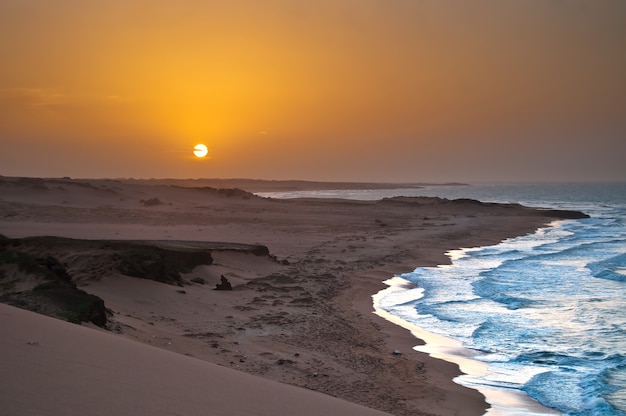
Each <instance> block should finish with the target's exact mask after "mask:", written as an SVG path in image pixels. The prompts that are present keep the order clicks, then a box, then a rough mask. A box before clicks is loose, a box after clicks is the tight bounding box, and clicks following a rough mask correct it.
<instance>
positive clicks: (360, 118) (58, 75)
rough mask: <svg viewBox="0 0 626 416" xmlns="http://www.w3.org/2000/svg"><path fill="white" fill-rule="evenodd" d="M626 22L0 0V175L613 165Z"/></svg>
mask: <svg viewBox="0 0 626 416" xmlns="http://www.w3.org/2000/svg"><path fill="white" fill-rule="evenodd" d="M625 22H626V2H624V1H622V0H612V1H603V0H594V1H593V2H590V1H583V0H569V1H558V0H541V1H528V0H489V1H486V0H472V1H458V0H457V1H451V0H430V1H429V0H316V1H305V0H264V1H257V0H228V1H211V0H177V1H169V0H108V1H105V0H93V1H84V0H55V1H50V0H0V56H1V57H2V64H0V175H5V176H72V177H142V178H149V177H175V178H187V177H210V178H212V177H222V178H233V177H237V178H243V177H246V178H264V179H309V180H338V181H339V180H357V181H358V180H363V181H403V182H419V181H463V182H471V181H484V180H487V181H490V180H519V181H525V180H530V181H534V180H626V24H625ZM200 142H202V143H205V144H207V146H208V147H209V149H210V157H209V158H208V159H205V160H198V159H194V158H193V156H192V153H191V152H192V149H193V146H194V145H195V144H196V143H200Z"/></svg>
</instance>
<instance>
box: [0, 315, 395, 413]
mask: <svg viewBox="0 0 626 416" xmlns="http://www.w3.org/2000/svg"><path fill="white" fill-rule="evenodd" d="M0 320H1V322H2V334H3V335H2V337H1V339H0V348H1V351H2V364H0V365H1V367H2V368H1V371H2V378H0V402H1V403H2V414H3V415H6V416H26V415H48V416H54V415H59V416H61V415H62V416H68V415H103V416H104V415H106V416H110V415H133V416H135V415H178V414H180V415H188V416H191V415H203V416H204V415H268V416H269V415H272V416H274V415H322V414H325V415H330V414H341V415H361V416H363V415H372V416H375V415H384V414H386V413H383V412H379V411H375V410H372V409H368V408H365V407H363V406H359V405H355V404H352V403H349V402H346V401H343V400H340V399H337V398H334V397H330V396H327V395H324V394H320V393H316V392H313V391H310V390H306V389H302V388H298V387H294V386H289V385H286V384H282V383H277V382H274V381H271V380H268V379H264V378H260V377H256V376H253V375H249V374H245V373H243V372H240V371H235V370H232V369H229V368H225V367H222V366H218V365H215V364H211V363H207V362H205V361H201V360H198V359H194V358H190V357H186V356H184V355H180V354H175V353H172V352H169V351H164V350H163V349H159V348H155V347H151V346H147V345H144V344H140V343H137V342H132V341H129V340H127V339H124V338H122V337H120V336H115V335H112V334H110V333H105V332H102V331H98V330H95V329H91V328H84V327H81V326H79V325H73V324H70V323H66V322H63V321H61V320H58V319H53V318H49V317H46V316H42V315H38V314H35V313H33V312H29V311H25V310H22V309H17V308H13V307H11V306H7V305H2V304H0Z"/></svg>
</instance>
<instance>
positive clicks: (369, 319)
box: [0, 180, 562, 416]
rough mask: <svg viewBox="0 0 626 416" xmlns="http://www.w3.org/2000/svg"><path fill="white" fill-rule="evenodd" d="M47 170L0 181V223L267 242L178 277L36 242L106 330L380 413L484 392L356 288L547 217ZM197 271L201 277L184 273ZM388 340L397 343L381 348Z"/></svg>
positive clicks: (376, 284)
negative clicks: (155, 276)
mask: <svg viewBox="0 0 626 416" xmlns="http://www.w3.org/2000/svg"><path fill="white" fill-rule="evenodd" d="M61 182H62V183H60V182H59V180H54V181H52V182H46V181H45V180H44V181H42V182H36V183H34V184H33V182H32V181H26V182H25V183H21V184H19V186H18V185H15V184H11V183H9V185H8V188H7V189H5V192H4V193H3V194H2V195H3V199H0V208H2V209H3V210H4V212H5V213H7V215H5V216H4V217H3V218H2V219H0V233H2V234H5V235H7V236H9V237H12V238H18V237H25V236H27V235H60V236H64V237H70V238H78V239H94V238H95V239H98V240H107V239H108V240H116V241H127V240H133V241H147V240H149V241H151V242H153V243H154V242H158V241H160V242H162V243H164V244H166V245H167V244H169V245H171V244H172V242H173V241H177V242H179V243H180V242H183V243H185V242H187V243H188V245H189V246H190V247H191V246H193V244H194V243H193V242H194V241H195V242H203V241H204V242H206V241H214V242H216V241H221V242H223V243H243V244H263V245H264V246H266V247H267V248H268V249H269V253H270V254H271V257H263V256H260V257H259V256H254V255H248V254H245V253H238V252H234V251H223V250H222V251H220V250H217V251H215V250H214V251H212V252H211V255H212V256H213V264H211V265H207V266H199V267H196V268H195V269H194V270H193V271H191V272H186V273H184V274H182V275H181V276H182V279H183V280H182V281H183V283H184V285H183V288H182V289H180V288H177V287H176V286H168V285H164V284H161V283H156V282H152V281H147V280H145V279H137V278H131V277H128V276H124V275H120V274H119V273H117V272H114V271H113V270H112V269H111V268H110V267H111V263H110V261H109V260H107V257H106V256H104V254H106V253H104V254H103V253H102V252H101V251H98V250H100V249H99V248H97V247H96V248H94V247H93V245H89V244H82V245H81V243H80V241H78V242H74V243H75V244H78V246H76V247H74V246H72V248H71V249H69V248H68V247H64V246H63V244H61V245H59V246H54V247H48V248H46V250H47V252H46V253H47V254H48V255H51V256H53V257H55V258H58V259H59V260H60V261H61V262H63V263H64V264H66V267H67V268H68V271H69V272H70V274H71V275H72V276H73V277H75V278H76V279H77V281H78V282H79V283H80V288H81V289H83V290H86V291H88V292H89V293H93V294H95V295H97V296H99V297H101V298H102V299H104V301H105V304H106V305H107V307H109V308H111V309H112V310H113V311H114V315H113V316H112V317H111V322H110V326H111V328H113V329H114V332H118V335H120V336H122V337H124V338H128V339H131V340H134V341H139V342H141V343H144V344H149V345H152V346H157V347H159V348H162V349H166V350H169V351H172V352H176V353H178V354H182V355H188V356H192V357H195V358H198V359H200V360H203V361H207V362H211V363H214V364H218V365H221V366H224V367H230V368H232V369H236V370H238V371H242V372H246V373H250V374H253V375H260V376H262V377H264V378H267V379H271V380H274V381H279V382H282V383H286V384H292V385H295V386H299V387H304V388H306V389H309V390H316V391H318V392H321V393H325V394H327V395H331V396H335V397H339V398H341V399H344V400H347V401H350V402H352V403H357V404H360V405H364V406H367V407H369V408H372V409H378V410H380V411H385V412H389V413H392V414H395V415H441V416H447V415H466V416H477V415H482V414H484V412H485V410H486V408H487V403H486V402H485V399H484V397H483V395H481V394H480V393H478V392H477V391H476V390H474V389H470V388H467V387H463V386H461V385H459V384H457V383H455V382H454V381H453V379H454V378H455V377H458V376H459V375H460V371H459V368H458V366H457V365H456V364H452V363H449V362H446V361H444V360H440V359H435V358H433V357H431V356H429V355H428V354H426V353H423V352H419V351H416V350H415V349H414V348H413V347H415V345H416V343H419V341H417V339H416V338H415V337H414V336H413V335H412V334H411V333H410V332H409V331H407V330H406V329H404V328H402V327H400V326H397V325H395V324H394V323H391V322H389V321H387V320H385V319H383V318H382V317H380V316H378V315H376V314H375V313H374V312H375V311H374V308H373V299H372V296H373V295H374V294H376V293H378V292H379V291H380V290H382V289H384V288H385V284H384V283H383V282H384V281H385V280H388V279H389V278H390V277H392V276H394V275H396V274H400V273H406V272H408V271H412V270H414V269H415V268H416V267H426V266H435V265H438V264H446V263H447V262H449V259H448V257H446V254H445V253H446V252H447V251H449V250H453V249H457V248H459V247H471V246H482V245H489V244H496V243H498V242H499V241H501V240H503V239H505V238H510V237H514V236H520V235H525V234H528V233H530V232H533V231H534V230H536V229H537V228H538V227H541V226H544V225H545V224H547V223H549V222H550V221H552V220H554V219H558V218H561V217H560V215H562V213H556V212H550V211H538V210H536V209H531V208H525V207H521V206H509V205H500V204H483V203H478V202H477V201H456V202H455V201H447V200H441V199H437V198H399V199H392V200H388V201H369V202H364V201H350V200H333V201H323V200H290V201H281V200H272V199H267V198H258V197H254V196H253V195H250V194H246V193H245V192H237V193H232V192H230V193H223V192H222V193H220V192H218V191H212V190H209V189H201V190H198V189H185V188H177V187H175V188H173V187H167V186H157V185H149V186H148V185H143V184H142V185H137V184H125V183H123V182H118V181H89V182H84V181H83V182H81V183H80V185H77V184H75V183H74V182H73V181H71V180H66V181H61ZM5 185H6V184H5ZM33 185H34V186H35V189H33ZM0 186H2V184H1V183H0ZM59 188H62V189H59ZM147 199H149V200H150V201H157V202H158V204H152V203H151V204H150V205H147V204H145V203H144V202H145V200H147ZM168 242H169V243H168ZM74 243H73V244H74ZM187 243H186V244H187ZM24 244H26V243H24ZM26 245H28V244H26ZM25 248H28V249H30V250H35V249H37V250H42V248H41V246H40V247H39V248H36V247H34V246H33V247H30V248H29V247H25ZM96 259H98V260H97V261H96ZM85 267H86V268H85ZM92 270H103V271H104V272H97V273H96V276H94V272H92ZM220 275H226V276H227V277H228V279H229V280H230V281H231V282H232V283H233V287H234V290H233V291H232V292H218V291H214V290H213V289H212V288H213V287H214V285H215V283H216V282H219V278H220ZM198 278H201V279H202V281H203V282H204V281H206V284H204V283H203V284H197V283H192V280H193V279H196V280H197V279H198ZM199 311H203V312H202V313H200V312H199ZM396 349H399V350H401V351H402V354H401V355H399V356H398V355H394V354H393V351H394V350H396Z"/></svg>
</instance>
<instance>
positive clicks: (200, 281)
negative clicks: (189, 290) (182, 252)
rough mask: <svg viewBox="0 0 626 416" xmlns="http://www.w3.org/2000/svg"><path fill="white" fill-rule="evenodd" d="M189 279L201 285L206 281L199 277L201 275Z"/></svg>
mask: <svg viewBox="0 0 626 416" xmlns="http://www.w3.org/2000/svg"><path fill="white" fill-rule="evenodd" d="M191 281H192V282H193V283H198V284H201V285H203V284H205V283H206V280H204V279H203V278H201V277H194V278H193V279H191Z"/></svg>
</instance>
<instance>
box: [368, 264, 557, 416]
mask: <svg viewBox="0 0 626 416" xmlns="http://www.w3.org/2000/svg"><path fill="white" fill-rule="evenodd" d="M403 282H405V283H403ZM383 283H385V284H386V285H387V288H386V289H383V290H381V291H379V292H378V293H376V294H375V295H373V296H372V298H373V300H374V310H375V312H374V313H375V314H376V315H378V316H380V317H381V318H383V319H385V320H387V321H389V322H390V323H392V324H394V325H397V326H399V327H401V328H403V329H405V330H407V331H409V332H410V333H411V334H412V335H413V336H414V337H415V340H416V341H417V344H416V345H415V346H414V347H413V349H414V350H416V351H418V352H421V353H424V354H427V355H429V356H430V357H432V358H435V359H438V360H443V361H446V362H449V363H453V364H455V365H457V366H458V368H459V371H460V374H459V375H458V376H456V377H454V378H453V381H454V382H455V383H457V384H459V385H461V386H463V387H467V388H470V389H473V390H476V391H477V392H479V393H480V394H481V395H482V396H483V397H484V398H485V401H486V403H487V404H488V408H486V409H485V412H484V415H488V416H506V415H516V414H520V413H519V411H520V409H521V410H522V412H523V414H532V415H557V414H560V413H559V412H558V411H556V410H554V409H550V408H548V407H545V406H543V405H541V404H540V403H538V402H537V401H536V400H534V399H533V398H531V397H530V396H528V395H527V394H525V393H524V392H522V391H517V390H513V389H506V388H498V387H493V386H488V385H484V384H476V383H471V382H463V381H462V379H463V378H464V377H465V376H470V377H476V376H480V375H483V374H485V373H486V371H487V366H488V364H487V363H485V362H482V361H478V360H476V359H475V358H474V357H476V356H477V353H476V352H475V351H471V350H469V349H467V348H466V347H464V346H463V345H462V344H461V343H460V342H458V341H456V340H454V339H452V338H448V337H445V336H442V335H438V334H435V333H432V332H428V331H426V330H424V329H422V328H420V327H418V326H416V325H414V324H412V323H410V322H408V321H405V320H403V319H402V318H400V317H398V316H395V315H393V314H391V313H389V312H387V311H385V310H384V309H383V308H381V307H380V303H379V302H380V301H379V299H380V298H381V297H383V296H385V295H387V294H388V293H394V292H400V291H403V289H402V288H404V290H406V286H407V285H406V280H404V279H402V278H401V277H399V276H394V277H392V278H391V279H388V280H386V281H385V282H383ZM420 343H422V345H420Z"/></svg>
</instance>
